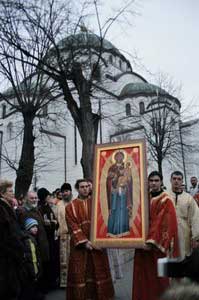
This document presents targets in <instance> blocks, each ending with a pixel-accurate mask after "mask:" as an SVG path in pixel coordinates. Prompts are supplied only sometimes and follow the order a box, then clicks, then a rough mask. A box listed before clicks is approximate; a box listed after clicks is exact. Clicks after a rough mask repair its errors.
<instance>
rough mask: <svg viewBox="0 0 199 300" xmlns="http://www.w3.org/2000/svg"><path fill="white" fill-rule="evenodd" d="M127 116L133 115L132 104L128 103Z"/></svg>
mask: <svg viewBox="0 0 199 300" xmlns="http://www.w3.org/2000/svg"><path fill="white" fill-rule="evenodd" d="M126 116H127V117H128V116H131V104H130V103H127V104H126Z"/></svg>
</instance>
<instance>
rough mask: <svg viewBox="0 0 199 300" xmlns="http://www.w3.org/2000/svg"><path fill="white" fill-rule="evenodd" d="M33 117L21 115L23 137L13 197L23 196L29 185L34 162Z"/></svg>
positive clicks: (28, 114) (27, 114) (29, 114)
mask: <svg viewBox="0 0 199 300" xmlns="http://www.w3.org/2000/svg"><path fill="white" fill-rule="evenodd" d="M33 120H34V115H33V114H31V113H26V114H23V121H24V135H23V144H22V151H21V157H20V161H19V167H18V170H17V171H16V175H17V178H16V181H15V197H16V198H19V197H21V196H24V195H25V194H26V193H27V192H28V190H29V187H30V185H31V182H32V177H33V169H34V162H35V154H34V140H35V137H34V136H33Z"/></svg>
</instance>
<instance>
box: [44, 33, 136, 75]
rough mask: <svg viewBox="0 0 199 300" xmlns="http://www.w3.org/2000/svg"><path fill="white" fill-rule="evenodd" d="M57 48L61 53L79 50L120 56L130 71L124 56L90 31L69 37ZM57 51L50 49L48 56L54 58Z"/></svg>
mask: <svg viewBox="0 0 199 300" xmlns="http://www.w3.org/2000/svg"><path fill="white" fill-rule="evenodd" d="M57 47H58V48H59V50H60V51H61V52H74V51H78V50H88V49H94V50H96V51H102V53H105V52H108V53H110V54H112V55H113V56H118V57H119V58H120V59H121V60H122V61H125V62H126V63H127V65H128V67H129V68H130V69H132V68H131V64H130V62H129V61H128V60H127V59H126V58H125V56H124V55H123V54H121V52H120V51H119V50H118V49H117V48H116V47H115V46H114V45H113V44H112V43H111V42H109V41H107V40H106V39H104V38H101V37H100V36H98V35H97V34H95V33H91V32H88V31H84V32H79V33H77V34H72V35H69V36H67V37H66V38H64V39H62V40H61V41H59V42H58V44H57ZM54 51H56V49H55V48H54V47H53V48H51V49H50V51H49V53H48V56H53V54H54Z"/></svg>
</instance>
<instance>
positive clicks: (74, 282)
mask: <svg viewBox="0 0 199 300" xmlns="http://www.w3.org/2000/svg"><path fill="white" fill-rule="evenodd" d="M75 188H76V189H77V191H78V194H79V195H78V198H77V199H74V200H73V201H71V203H69V204H68V205H67V206H66V222H67V224H68V229H69V232H70V234H71V249H70V251H71V252H70V257H69V266H68V281H67V290H66V299H67V300H87V299H89V300H92V299H93V300H110V299H113V296H114V289H113V284H112V279H111V274H110V270H109V263H108V257H107V254H106V251H105V250H103V249H96V248H95V247H94V246H93V245H92V243H91V242H90V240H89V236H90V225H91V202H92V199H91V197H90V196H89V186H88V182H87V180H85V179H79V180H77V182H76V184H75Z"/></svg>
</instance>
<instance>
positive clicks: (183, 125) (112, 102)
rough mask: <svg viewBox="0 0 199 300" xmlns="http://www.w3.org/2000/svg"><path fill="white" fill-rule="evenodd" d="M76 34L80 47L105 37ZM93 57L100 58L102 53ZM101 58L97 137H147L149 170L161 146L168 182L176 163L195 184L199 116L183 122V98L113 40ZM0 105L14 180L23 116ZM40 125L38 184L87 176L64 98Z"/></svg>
mask: <svg viewBox="0 0 199 300" xmlns="http://www.w3.org/2000/svg"><path fill="white" fill-rule="evenodd" d="M73 38H75V39H76V40H77V41H78V47H79V49H83V48H84V46H85V44H88V43H89V47H91V48H92V47H93V49H95V50H96V49H97V48H98V45H99V42H100V39H99V37H98V36H97V35H95V34H91V33H87V32H81V33H78V34H77V35H75V36H73ZM70 39H71V37H69V38H67V39H65V40H63V41H61V47H63V51H67V43H68V42H69V40H70ZM96 57H97V55H96ZM93 59H94V63H95V61H96V58H93ZM101 61H103V63H99V66H98V72H97V75H96V78H95V80H94V81H93V87H94V88H93V98H92V110H93V112H95V113H97V114H98V115H100V122H99V129H98V137H97V143H112V142H121V141H131V140H133V139H137V138H145V140H146V149H147V151H146V152H147V166H148V172H150V171H151V170H154V169H156V170H157V169H158V159H159V157H158V155H159V152H160V151H159V150H158V149H159V148H160V147H162V152H163V154H164V155H165V156H164V157H163V158H164V159H163V164H162V169H163V176H164V178H165V185H167V186H168V185H169V177H170V173H171V172H172V171H174V170H176V169H178V170H181V171H182V172H183V173H184V174H185V183H187V184H188V185H189V177H190V176H192V175H195V176H199V171H198V167H197V164H196V162H197V160H199V155H198V151H197V144H198V142H197V140H198V138H197V132H198V129H199V121H198V120H191V121H189V122H183V120H182V119H181V103H180V101H179V100H178V99H177V98H175V97H174V96H172V95H170V94H169V92H167V91H165V90H164V89H162V88H161V87H158V86H156V85H153V84H151V83H149V82H147V80H146V79H145V78H143V77H142V76H141V75H140V74H137V73H136V72H134V70H133V68H132V66H131V64H130V62H129V61H128V60H127V59H126V58H125V57H124V56H123V55H122V54H121V53H120V52H119V51H118V49H116V48H115V47H114V46H113V45H112V44H111V43H110V42H108V41H107V40H104V41H103V53H102V60H101ZM71 88H72V86H71ZM77 102H78V100H77ZM0 107H1V112H0V114H1V121H0V123H1V124H0V125H1V126H0V146H1V148H0V149H1V154H3V155H1V160H0V176H1V178H8V179H11V180H13V181H14V180H15V170H14V168H15V167H16V166H17V162H18V160H19V157H20V150H21V143H22V134H21V132H22V128H23V124H22V118H21V116H20V114H19V113H16V112H14V110H13V109H12V108H11V107H9V105H8V104H7V103H6V102H4V101H1V102H0ZM49 114H50V115H51V116H52V117H51V118H49V117H48V116H49ZM34 131H35V132H34V134H35V137H36V139H35V150H36V161H35V171H34V177H33V182H32V188H35V189H37V188H40V187H46V188H48V189H49V190H50V191H53V190H54V189H55V188H57V187H60V186H61V184H62V183H63V182H65V181H67V182H70V183H71V184H72V185H74V182H75V181H76V179H77V178H81V177H82V176H83V175H82V167H81V164H80V159H81V152H82V144H81V139H80V136H79V133H78V130H77V127H76V125H75V123H74V120H73V119H72V117H71V115H70V112H69V111H68V109H67V107H66V104H65V102H64V101H62V99H60V101H59V102H57V104H56V106H55V105H54V104H51V103H50V104H49V105H48V107H45V110H44V111H43V112H42V113H41V118H40V120H39V121H37V120H36V121H35V125H34ZM163 139H164V141H162V140H163ZM188 146H189V147H188ZM158 147H159V148H158ZM194 147H195V150H194ZM165 153H166V154H165ZM6 157H7V159H6Z"/></svg>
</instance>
